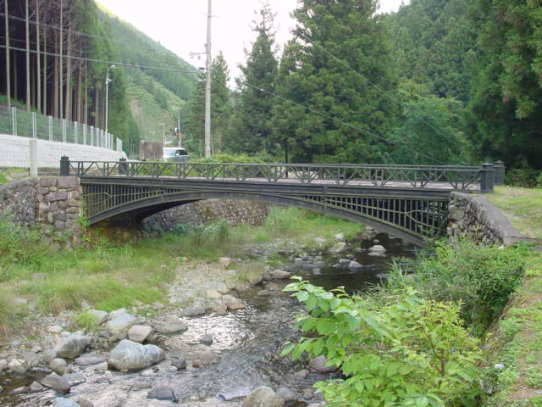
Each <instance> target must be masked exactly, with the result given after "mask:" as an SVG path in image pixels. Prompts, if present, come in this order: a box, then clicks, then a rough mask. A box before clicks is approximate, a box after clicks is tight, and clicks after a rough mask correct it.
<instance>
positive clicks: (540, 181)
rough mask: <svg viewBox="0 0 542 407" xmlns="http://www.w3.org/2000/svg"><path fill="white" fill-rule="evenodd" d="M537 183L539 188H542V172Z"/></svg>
mask: <svg viewBox="0 0 542 407" xmlns="http://www.w3.org/2000/svg"><path fill="white" fill-rule="evenodd" d="M536 183H537V186H538V188H542V172H541V173H540V175H539V176H538V178H537V179H536Z"/></svg>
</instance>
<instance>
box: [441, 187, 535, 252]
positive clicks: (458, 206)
mask: <svg viewBox="0 0 542 407" xmlns="http://www.w3.org/2000/svg"><path fill="white" fill-rule="evenodd" d="M448 218H449V225H448V236H449V237H450V238H451V239H458V238H460V237H462V236H468V237H470V238H472V239H473V240H475V241H477V242H480V243H482V244H488V245H490V244H504V245H506V246H508V245H511V244H514V243H517V242H518V241H521V240H525V238H524V236H522V235H521V234H520V233H519V232H518V231H517V230H516V229H515V228H514V227H513V226H512V224H511V223H510V221H509V220H508V219H507V218H506V216H505V215H504V214H503V213H502V212H501V211H500V210H499V209H497V208H496V207H495V206H493V205H492V204H491V203H490V202H489V201H488V200H487V199H486V198H484V197H483V196H479V195H470V194H464V193H459V192H453V193H452V197H451V200H450V211H449V216H448Z"/></svg>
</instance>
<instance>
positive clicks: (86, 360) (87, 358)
mask: <svg viewBox="0 0 542 407" xmlns="http://www.w3.org/2000/svg"><path fill="white" fill-rule="evenodd" d="M105 360H106V359H105V358H104V357H103V356H100V355H95V354H92V353H89V354H87V355H82V356H79V357H78V358H77V359H75V364H76V365H78V366H82V367H85V366H94V365H98V364H100V363H103V362H105Z"/></svg>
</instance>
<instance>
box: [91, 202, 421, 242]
mask: <svg viewBox="0 0 542 407" xmlns="http://www.w3.org/2000/svg"><path fill="white" fill-rule="evenodd" d="M208 199H229V200H250V201H260V202H265V203H269V204H277V205H282V206H291V207H297V208H303V209H308V210H311V211H313V212H316V213H320V214H324V215H330V216H335V217H338V218H342V219H346V220H350V221H353V222H356V223H359V224H363V225H366V226H371V227H373V228H375V229H377V230H379V231H382V232H386V233H388V234H390V235H392V236H396V237H400V238H402V239H403V240H405V241H407V242H409V243H413V244H416V245H419V246H423V245H424V244H425V239H424V238H423V236H421V235H419V234H416V233H414V232H410V231H408V230H405V228H402V227H399V226H396V225H394V224H391V223H389V222H386V221H384V220H382V219H377V218H375V217H371V216H369V215H367V214H364V213H360V212H356V211H354V210H351V209H349V208H348V207H332V206H329V205H325V204H322V202H318V201H317V200H310V199H306V197H303V196H284V195H275V194H269V193H265V192H261V193H242V192H229V191H177V192H173V193H171V192H170V193H167V194H163V195H156V196H154V197H147V198H145V199H135V200H128V201H126V202H121V203H118V204H116V205H111V206H109V207H108V208H105V209H104V210H103V211H100V212H99V213H97V214H95V215H94V216H89V217H88V221H89V223H90V224H91V225H92V224H96V223H99V222H101V221H105V220H115V219H124V220H126V219H130V220H132V221H133V220H136V221H141V220H142V219H144V218H146V217H148V216H151V215H153V214H155V213H158V212H161V211H163V210H166V209H170V208H173V207H176V206H180V205H184V204H188V203H192V202H196V201H202V200H208Z"/></svg>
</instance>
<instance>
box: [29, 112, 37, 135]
mask: <svg viewBox="0 0 542 407" xmlns="http://www.w3.org/2000/svg"><path fill="white" fill-rule="evenodd" d="M31 117H32V138H33V139H36V138H38V134H37V129H36V112H32V116H31Z"/></svg>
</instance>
